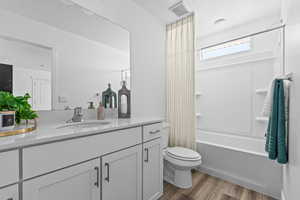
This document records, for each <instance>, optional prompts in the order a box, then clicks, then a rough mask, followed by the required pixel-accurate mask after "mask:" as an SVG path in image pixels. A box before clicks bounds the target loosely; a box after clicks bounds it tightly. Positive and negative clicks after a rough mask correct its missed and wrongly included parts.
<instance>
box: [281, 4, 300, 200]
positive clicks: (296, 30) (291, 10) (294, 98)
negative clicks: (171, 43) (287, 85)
mask: <svg viewBox="0 0 300 200" xmlns="http://www.w3.org/2000/svg"><path fill="white" fill-rule="evenodd" d="M284 3H285V4H284V6H283V8H284V9H285V10H284V12H283V13H285V22H286V25H287V26H286V68H287V71H288V72H293V74H294V76H293V82H292V86H291V100H290V129H289V163H288V164H287V165H286V166H285V168H284V170H283V196H285V200H298V199H299V196H300V190H299V186H300V135H299V130H300V123H299V118H300V105H299V102H300V92H299V91H300V67H299V66H300V60H299V58H300V37H299V36H300V13H299V9H300V1H299V0H286V1H284Z"/></svg>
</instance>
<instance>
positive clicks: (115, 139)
mask: <svg viewBox="0 0 300 200" xmlns="http://www.w3.org/2000/svg"><path fill="white" fill-rule="evenodd" d="M141 142H142V130H141V128H140V127H138V128H131V129H125V130H120V131H114V132H109V133H103V134H99V135H94V136H87V137H83V138H77V139H72V140H66V141H61V142H55V143H50V144H44V145H40V146H33V147H28V148H25V149H24V150H23V176H24V179H28V178H31V177H34V176H38V175H41V174H44V173H47V172H51V171H54V170H57V169H61V168H63V167H66V166H70V165H73V164H76V163H80V162H84V161H87V160H90V159H93V158H97V157H100V156H102V155H104V154H107V153H110V152H114V151H118V150H120V149H123V148H126V147H130V146H133V145H136V144H139V143H141Z"/></svg>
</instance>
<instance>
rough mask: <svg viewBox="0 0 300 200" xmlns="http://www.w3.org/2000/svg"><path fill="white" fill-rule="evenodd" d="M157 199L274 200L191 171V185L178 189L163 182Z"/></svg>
mask: <svg viewBox="0 0 300 200" xmlns="http://www.w3.org/2000/svg"><path fill="white" fill-rule="evenodd" d="M159 200H274V199H273V198H271V197H268V196H266V195H263V194H260V193H257V192H255V191H251V190H248V189H246V188H243V187H241V186H239V185H236V184H233V183H230V182H227V181H224V180H221V179H218V178H216V177H212V176H209V175H207V174H203V173H200V172H193V187H192V188H190V189H179V188H176V187H175V186H173V185H171V184H168V183H164V194H163V196H162V197H161V198H160V199H159Z"/></svg>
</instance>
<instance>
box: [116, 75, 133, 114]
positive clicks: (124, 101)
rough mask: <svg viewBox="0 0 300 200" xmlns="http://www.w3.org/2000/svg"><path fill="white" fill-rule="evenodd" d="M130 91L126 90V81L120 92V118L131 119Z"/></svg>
mask: <svg viewBox="0 0 300 200" xmlns="http://www.w3.org/2000/svg"><path fill="white" fill-rule="evenodd" d="M130 115H131V107H130V90H128V89H127V88H126V81H123V82H122V88H121V89H120V90H119V92H118V117H119V118H130Z"/></svg>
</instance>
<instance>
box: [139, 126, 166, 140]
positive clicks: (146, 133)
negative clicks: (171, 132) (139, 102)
mask: <svg viewBox="0 0 300 200" xmlns="http://www.w3.org/2000/svg"><path fill="white" fill-rule="evenodd" d="M161 134H162V123H157V124H151V125H146V126H143V138H144V142H145V141H149V140H152V139H155V138H159V137H161Z"/></svg>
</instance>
